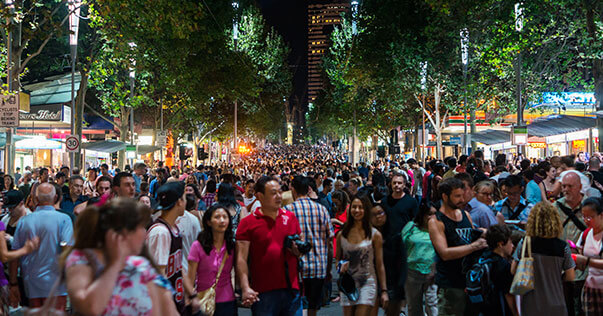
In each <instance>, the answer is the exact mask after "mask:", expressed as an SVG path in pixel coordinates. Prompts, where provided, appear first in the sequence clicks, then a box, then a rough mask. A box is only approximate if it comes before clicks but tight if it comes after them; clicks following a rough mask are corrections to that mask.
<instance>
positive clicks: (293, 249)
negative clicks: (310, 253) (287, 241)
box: [288, 242, 302, 258]
mask: <svg viewBox="0 0 603 316" xmlns="http://www.w3.org/2000/svg"><path fill="white" fill-rule="evenodd" d="M288 249H289V251H291V253H292V254H293V255H294V256H296V257H298V258H299V257H301V256H302V254H301V252H299V249H298V248H297V244H296V243H294V242H292V243H291V248H288Z"/></svg>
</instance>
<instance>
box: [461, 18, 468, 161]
mask: <svg viewBox="0 0 603 316" xmlns="http://www.w3.org/2000/svg"><path fill="white" fill-rule="evenodd" d="M460 35H461V61H462V63H463V94H464V103H463V108H464V112H465V119H464V123H463V153H464V154H466V155H469V151H468V149H467V148H468V147H469V146H468V145H467V144H468V142H469V140H468V137H467V108H468V104H467V65H468V64H469V30H467V28H464V29H462V30H461V33H460Z"/></svg>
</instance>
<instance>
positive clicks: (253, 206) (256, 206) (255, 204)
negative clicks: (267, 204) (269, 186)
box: [247, 199, 262, 214]
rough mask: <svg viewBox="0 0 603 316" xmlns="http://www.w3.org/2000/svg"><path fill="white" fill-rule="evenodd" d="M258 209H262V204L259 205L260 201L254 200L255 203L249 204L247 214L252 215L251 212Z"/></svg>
mask: <svg viewBox="0 0 603 316" xmlns="http://www.w3.org/2000/svg"><path fill="white" fill-rule="evenodd" d="M258 207H262V203H260V200H257V199H256V200H255V202H253V204H251V207H248V208H247V211H248V212H249V214H253V212H255V210H256V209H257V208H258Z"/></svg>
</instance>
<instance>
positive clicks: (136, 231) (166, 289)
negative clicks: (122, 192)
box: [62, 198, 178, 315]
mask: <svg viewBox="0 0 603 316" xmlns="http://www.w3.org/2000/svg"><path fill="white" fill-rule="evenodd" d="M150 218H151V217H150V210H149V209H148V207H146V206H144V205H142V204H140V203H137V202H136V201H134V200H130V199H119V198H118V199H114V200H112V201H110V202H107V204H105V205H103V206H101V207H95V206H94V207H88V208H87V209H86V210H85V211H84V212H83V213H82V214H80V215H79V216H78V219H77V222H76V224H75V245H74V246H73V248H72V249H69V250H67V251H66V252H65V253H64V254H63V256H62V261H63V264H64V269H65V278H66V280H65V282H66V285H67V291H68V294H69V298H70V299H71V304H72V306H73V309H74V311H75V312H76V313H78V314H83V315H177V314H178V312H177V311H176V307H175V306H174V302H173V300H172V289H171V287H170V286H169V283H167V281H166V280H165V278H163V277H162V276H160V275H159V274H158V272H157V270H156V269H155V268H154V267H153V266H152V263H151V262H149V260H147V259H146V258H144V257H142V256H139V254H140V253H141V251H142V250H143V244H144V240H145V236H146V229H145V226H146V224H147V223H148V222H149V221H150Z"/></svg>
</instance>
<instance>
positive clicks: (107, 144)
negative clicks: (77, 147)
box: [82, 139, 126, 153]
mask: <svg viewBox="0 0 603 316" xmlns="http://www.w3.org/2000/svg"><path fill="white" fill-rule="evenodd" d="M82 147H83V148H84V149H86V150H94V151H100V152H104V153H114V152H116V151H120V150H122V149H126V143H124V142H121V141H119V140H113V139H109V140H103V141H99V142H90V143H84V144H83V145H82Z"/></svg>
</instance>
